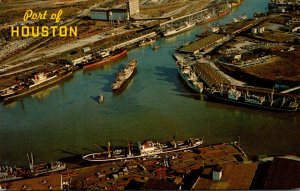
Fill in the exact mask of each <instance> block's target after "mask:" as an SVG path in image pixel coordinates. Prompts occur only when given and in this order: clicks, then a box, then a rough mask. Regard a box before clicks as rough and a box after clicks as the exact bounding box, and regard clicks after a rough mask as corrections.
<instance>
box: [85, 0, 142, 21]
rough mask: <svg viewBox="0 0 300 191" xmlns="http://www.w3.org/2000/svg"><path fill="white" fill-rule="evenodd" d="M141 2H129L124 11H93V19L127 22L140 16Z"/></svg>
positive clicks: (137, 0)
mask: <svg viewBox="0 0 300 191" xmlns="http://www.w3.org/2000/svg"><path fill="white" fill-rule="evenodd" d="M139 12H140V8H139V0H127V2H126V8H122V9H120V8H119V9H114V8H112V9H103V8H99V9H92V10H91V19H94V20H103V21H126V20H129V17H130V16H132V15H135V14H139Z"/></svg>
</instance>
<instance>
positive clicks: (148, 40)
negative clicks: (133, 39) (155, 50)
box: [139, 38, 155, 47]
mask: <svg viewBox="0 0 300 191" xmlns="http://www.w3.org/2000/svg"><path fill="white" fill-rule="evenodd" d="M154 42H155V40H154V39H152V38H146V39H143V40H141V41H140V42H139V47H142V46H147V45H149V44H152V43H154Z"/></svg>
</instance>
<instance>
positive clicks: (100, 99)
mask: <svg viewBox="0 0 300 191" xmlns="http://www.w3.org/2000/svg"><path fill="white" fill-rule="evenodd" d="M98 102H99V103H100V104H101V103H103V102H104V96H103V95H99V98H98Z"/></svg>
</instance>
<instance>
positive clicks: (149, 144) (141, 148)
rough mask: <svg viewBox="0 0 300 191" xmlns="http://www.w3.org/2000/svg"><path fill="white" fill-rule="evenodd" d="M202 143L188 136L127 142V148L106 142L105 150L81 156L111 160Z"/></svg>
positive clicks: (88, 159) (174, 150)
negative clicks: (116, 146) (186, 138)
mask: <svg viewBox="0 0 300 191" xmlns="http://www.w3.org/2000/svg"><path fill="white" fill-rule="evenodd" d="M202 144H203V140H200V139H199V138H190V139H189V140H187V141H172V142H167V143H165V144H161V143H159V142H153V141H151V140H147V141H144V142H142V143H140V142H138V143H137V144H136V145H133V144H130V143H129V144H128V148H125V147H119V148H116V149H112V148H111V146H110V143H108V146H107V151H103V152H99V153H91V154H87V155H84V156H83V157H82V158H83V160H85V161H89V162H112V161H119V160H128V159H136V158H143V157H152V156H155V155H160V154H167V153H171V152H179V151H185V150H189V149H192V148H195V147H199V146H200V145H202Z"/></svg>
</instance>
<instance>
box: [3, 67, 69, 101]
mask: <svg viewBox="0 0 300 191" xmlns="http://www.w3.org/2000/svg"><path fill="white" fill-rule="evenodd" d="M72 76H73V72H72V71H69V72H67V73H66V74H62V76H58V77H56V78H54V79H52V80H50V81H46V82H44V83H42V84H39V85H37V86H34V87H32V88H28V89H25V90H22V91H21V92H19V93H16V94H14V95H11V96H7V97H5V98H4V100H3V104H8V103H11V102H13V101H16V100H18V99H20V98H22V97H25V96H27V95H31V94H33V93H36V92H38V91H40V90H42V89H45V88H47V87H49V86H52V85H54V84H56V83H58V82H60V81H61V80H64V79H67V78H69V77H72Z"/></svg>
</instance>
